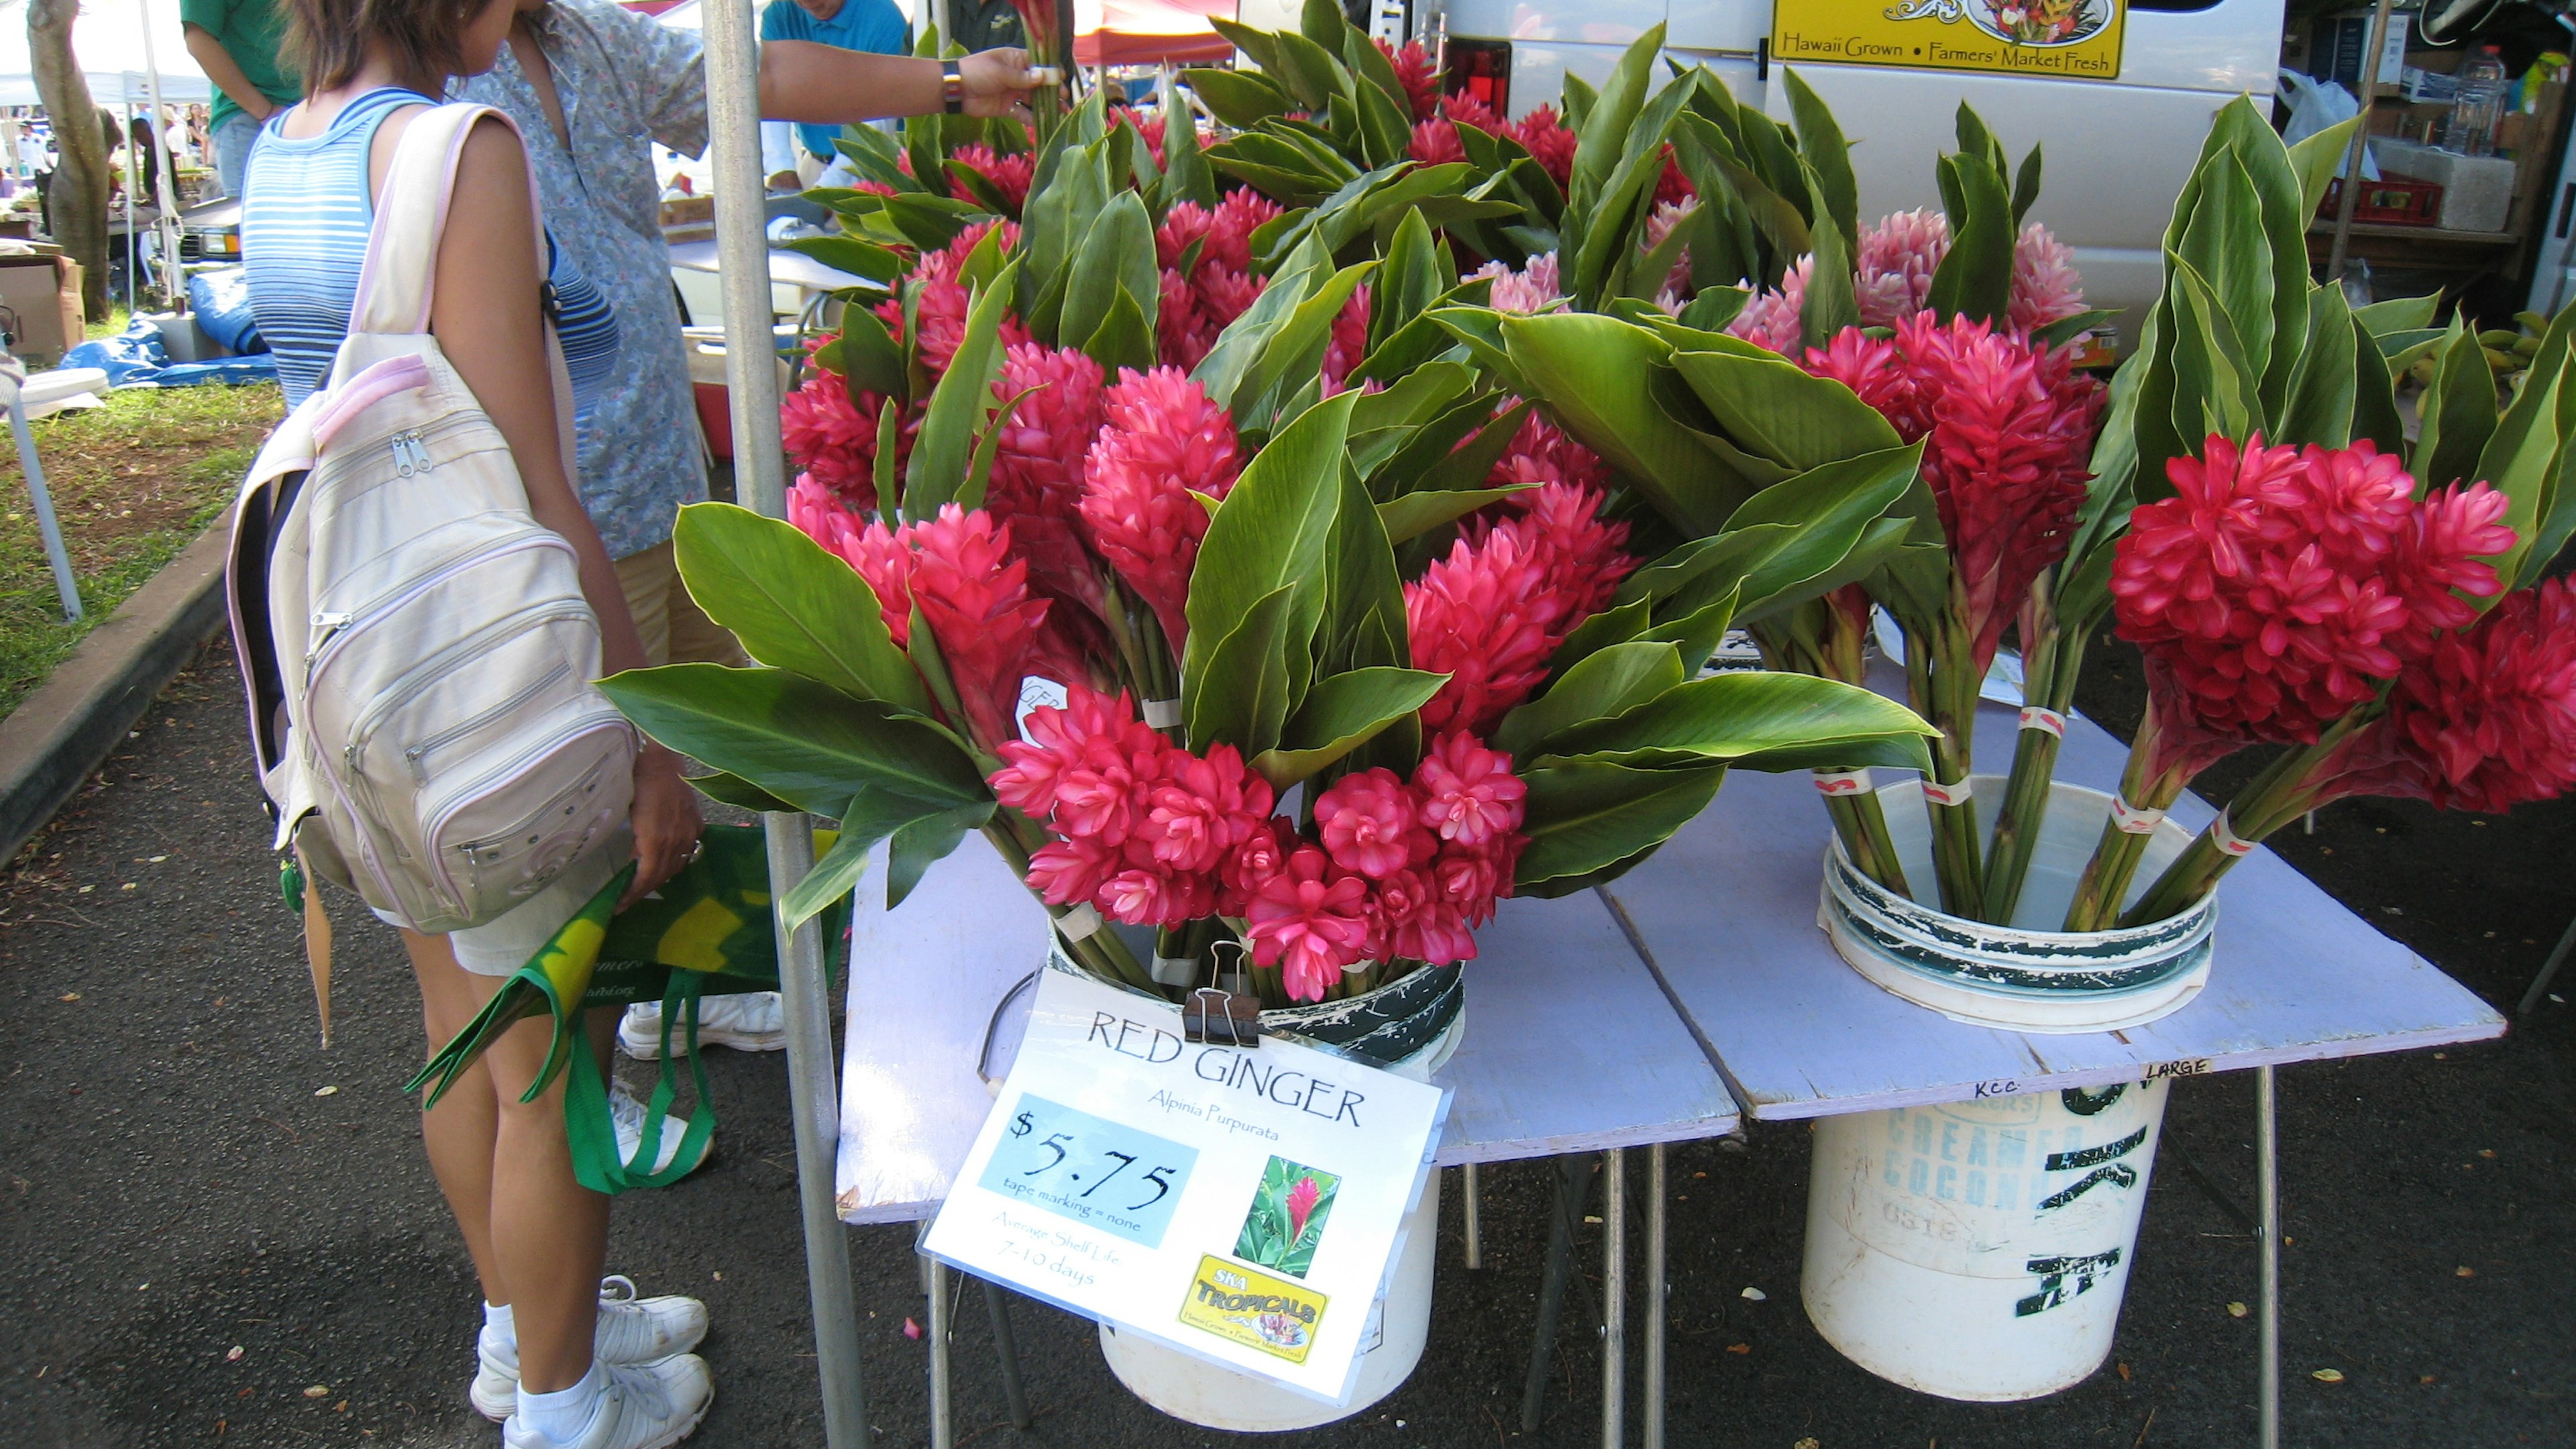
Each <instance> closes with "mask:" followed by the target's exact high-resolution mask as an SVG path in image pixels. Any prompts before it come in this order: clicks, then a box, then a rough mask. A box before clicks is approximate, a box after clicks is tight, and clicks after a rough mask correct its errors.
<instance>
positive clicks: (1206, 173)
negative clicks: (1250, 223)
mask: <svg viewBox="0 0 2576 1449" xmlns="http://www.w3.org/2000/svg"><path fill="white" fill-rule="evenodd" d="M1223 74H1227V75H1231V74H1232V72H1223ZM1188 106H1189V103H1188V102H1187V101H1185V100H1183V99H1182V98H1181V95H1180V92H1179V91H1178V90H1177V89H1176V88H1175V87H1174V86H1173V85H1172V83H1171V80H1170V78H1169V77H1166V78H1165V80H1164V82H1163V114H1164V115H1166V116H1174V117H1186V119H1185V120H1183V122H1182V123H1181V124H1179V125H1169V126H1166V127H1164V129H1163V203H1164V205H1165V206H1166V207H1169V206H1171V205H1172V204H1174V203H1176V202H1183V201H1195V202H1197V203H1198V204H1199V205H1201V206H1204V207H1211V208H1213V207H1214V206H1215V205H1216V202H1217V195H1216V173H1214V172H1212V171H1210V170H1209V169H1208V164H1207V158H1206V157H1205V156H1203V155H1201V154H1199V127H1198V118H1197V117H1195V116H1189V115H1188ZM1281 109H1282V110H1285V109H1286V107H1285V106H1282V107H1281ZM1271 114H1274V115H1275V114H1277V112H1272V113H1271Z"/></svg>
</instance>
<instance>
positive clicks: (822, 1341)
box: [705, 0, 868, 1449]
mask: <svg viewBox="0 0 2576 1449" xmlns="http://www.w3.org/2000/svg"><path fill="white" fill-rule="evenodd" d="M752 10H753V5H752V0H707V3H706V31H705V34H706V46H707V60H706V65H707V119H708V123H709V131H710V132H711V140H712V143H713V144H712V151H713V157H714V162H715V167H714V170H715V200H716V257H717V265H718V268H719V272H720V275H721V279H722V281H723V284H724V314H725V316H724V321H725V388H726V393H727V396H728V398H729V400H730V402H731V404H732V417H733V437H734V479H735V486H736V489H737V491H738V495H739V496H740V497H741V498H742V500H743V501H744V502H745V503H747V504H749V505H750V506H751V507H752V508H753V509H754V510H756V511H757V512H760V513H764V514H767V515H768V516H770V517H772V518H777V517H783V516H784V515H785V514H786V512H787V471H786V456H785V454H784V453H783V452H782V450H781V447H780V444H779V435H778V361H777V356H776V341H775V338H774V337H773V335H772V333H771V331H770V326H771V324H770V310H769V307H770V303H769V298H770V290H769V238H768V236H767V234H766V228H767V226H768V216H767V213H766V210H765V208H764V206H763V201H764V198H765V197H766V196H767V194H768V189H767V185H766V181H765V178H764V177H763V176H762V174H761V169H760V52H759V49H758V47H757V45H756V44H755V42H754V41H753V39H752V33H753V32H752V26H753V16H752ZM761 823H762V825H763V826H764V827H765V828H766V830H767V831H768V836H769V875H770V889H771V890H772V891H774V892H776V893H777V894H778V895H780V896H784V895H785V894H786V893H787V891H788V890H789V889H790V888H791V887H793V886H794V885H795V884H796V882H797V881H799V880H802V879H803V878H804V876H805V873H806V872H807V871H810V870H812V869H813V867H814V837H813V833H812V827H811V826H810V824H809V823H808V822H807V820H806V818H805V817H804V816H803V815H801V814H789V813H774V814H770V815H766V816H764V817H762V822H761ZM778 959H779V971H778V985H779V994H780V997H781V999H782V1002H783V1004H784V1007H785V1014H786V1021H787V1095H788V1103H789V1110H790V1112H792V1113H793V1115H794V1118H795V1127H796V1186H797V1196H798V1198H799V1200H800V1204H801V1206H802V1207H803V1209H804V1217H805V1277H806V1286H807V1289H808V1291H809V1293H810V1294H811V1296H812V1300H813V1309H814V1357H815V1369H816V1371H817V1372H818V1373H819V1374H820V1375H821V1377H822V1386H823V1442H824V1443H825V1444H827V1445H828V1446H830V1449H861V1446H863V1445H865V1444H866V1443H867V1442H868V1415H867V1395H866V1391H865V1390H864V1388H863V1387H862V1386H861V1384H860V1381H859V1324H858V1308H857V1304H856V1303H855V1301H854V1300H853V1297H852V1293H851V1286H850V1244H849V1238H848V1235H847V1230H846V1229H844V1228H843V1227H842V1226H841V1218H840V1213H839V1211H838V1210H837V1208H836V1207H835V1205H834V1203H833V1194H832V1183H833V1159H834V1156H835V1153H836V1150H837V1148H838V1147H839V1139H840V1112H839V1104H838V1102H837V1101H836V1100H835V1096H836V1091H835V1083H834V1076H833V1071H832V1026H831V1018H830V1014H829V1013H830V1009H831V1008H830V1004H829V1002H828V1001H827V1000H826V998H825V995H824V984H823V933H822V928H821V927H820V926H819V925H817V924H816V923H815V922H813V921H808V922H806V923H805V924H804V925H803V926H801V927H799V928H797V930H796V931H795V932H793V933H792V934H790V933H785V932H782V933H781V935H780V940H779V950H778Z"/></svg>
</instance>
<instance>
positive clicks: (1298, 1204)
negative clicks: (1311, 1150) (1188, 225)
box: [1288, 41, 1416, 1243]
mask: <svg viewBox="0 0 2576 1449" xmlns="http://www.w3.org/2000/svg"><path fill="white" fill-rule="evenodd" d="M1378 43H1379V44H1380V45H1381V46H1382V45H1384V44H1385V43H1386V42H1384V41H1380V42H1378ZM1405 48H1406V49H1407V50H1411V49H1415V48H1416V47H1414V46H1412V45H1410V44H1408V45H1407V46H1406V47H1405ZM1323 1198H1324V1190H1323V1189H1322V1188H1320V1187H1317V1186H1316V1185H1315V1179H1314V1178H1313V1177H1312V1176H1311V1175H1309V1176H1306V1177H1301V1178H1299V1179H1297V1185H1296V1186H1295V1187H1292V1188H1290V1189H1288V1241H1290V1242H1292V1243H1293V1242H1295V1241H1297V1240H1298V1239H1299V1238H1302V1237H1304V1236H1305V1235H1306V1220H1307V1219H1308V1218H1310V1217H1313V1216H1314V1215H1315V1204H1317V1203H1319V1202H1321V1201H1323Z"/></svg>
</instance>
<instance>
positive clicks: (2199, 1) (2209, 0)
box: [2129, 0, 2224, 15]
mask: <svg viewBox="0 0 2576 1449" xmlns="http://www.w3.org/2000/svg"><path fill="white" fill-rule="evenodd" d="M2223 3H2224V0H2129V8H2130V9H2132V10H2162V11H2165V12H2166V13H2168V14H2174V15H2188V14H2190V13H2192V12H2194V11H2197V10H2215V9H2217V8H2218V7H2219V6H2220V5H2221V4H2223Z"/></svg>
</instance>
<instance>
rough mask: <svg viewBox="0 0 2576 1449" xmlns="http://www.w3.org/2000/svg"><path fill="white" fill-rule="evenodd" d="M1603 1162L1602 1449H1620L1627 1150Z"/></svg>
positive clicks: (1624, 1400) (1624, 1401)
mask: <svg viewBox="0 0 2576 1449" xmlns="http://www.w3.org/2000/svg"><path fill="white" fill-rule="evenodd" d="M1602 1158H1603V1162H1602V1169H1601V1449H1619V1441H1620V1436H1621V1435H1622V1433H1623V1432H1624V1431H1625V1430H1626V1429H1627V1427H1628V1424H1627V1420H1628V1150H1627V1149H1626V1148H1624V1147H1613V1148H1611V1149H1610V1150H1609V1151H1608V1152H1605V1153H1603V1154H1602Z"/></svg>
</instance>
